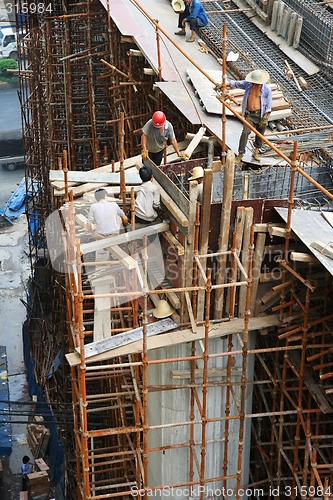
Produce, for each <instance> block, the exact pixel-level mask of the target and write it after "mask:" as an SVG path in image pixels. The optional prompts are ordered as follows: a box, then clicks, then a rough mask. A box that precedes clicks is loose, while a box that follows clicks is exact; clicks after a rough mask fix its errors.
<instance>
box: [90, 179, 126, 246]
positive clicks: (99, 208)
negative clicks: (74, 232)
mask: <svg viewBox="0 0 333 500" xmlns="http://www.w3.org/2000/svg"><path fill="white" fill-rule="evenodd" d="M107 196H108V194H107V192H106V190H105V189H97V190H96V191H95V199H96V203H93V204H92V205H91V207H90V210H89V215H88V221H87V228H86V229H87V230H88V231H91V229H92V226H91V224H92V223H94V224H95V225H96V231H94V232H93V236H95V237H96V238H98V239H102V238H105V237H106V236H110V235H113V234H119V219H118V217H120V218H121V220H122V222H123V224H124V226H126V225H127V224H128V218H127V217H126V215H125V214H124V212H123V211H122V209H121V208H120V207H119V206H118V204H117V203H116V202H115V201H108V199H107Z"/></svg>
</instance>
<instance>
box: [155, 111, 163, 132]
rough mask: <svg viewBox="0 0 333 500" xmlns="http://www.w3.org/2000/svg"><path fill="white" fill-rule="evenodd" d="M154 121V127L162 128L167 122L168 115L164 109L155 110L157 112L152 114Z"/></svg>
mask: <svg viewBox="0 0 333 500" xmlns="http://www.w3.org/2000/svg"><path fill="white" fill-rule="evenodd" d="M152 122H153V125H154V127H156V128H161V127H163V125H164V124H165V122H166V117H165V114H164V113H163V111H155V113H154V114H153V116H152Z"/></svg>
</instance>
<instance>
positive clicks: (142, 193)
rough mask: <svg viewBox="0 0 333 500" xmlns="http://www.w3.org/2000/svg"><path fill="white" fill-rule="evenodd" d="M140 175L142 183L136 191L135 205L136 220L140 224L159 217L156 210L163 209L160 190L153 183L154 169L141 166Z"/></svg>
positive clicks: (148, 222) (149, 222)
mask: <svg viewBox="0 0 333 500" xmlns="http://www.w3.org/2000/svg"><path fill="white" fill-rule="evenodd" d="M139 175H140V179H141V180H142V184H141V186H140V187H139V189H138V190H137V192H136V198H135V205H134V207H135V210H134V213H135V222H137V223H139V224H151V223H152V222H154V221H155V219H156V218H157V217H158V214H157V212H156V210H158V211H160V209H161V207H160V191H159V189H158V187H157V186H155V185H154V184H153V183H152V180H153V171H152V169H151V167H149V166H143V167H141V168H140V170H139ZM155 209H156V210H155Z"/></svg>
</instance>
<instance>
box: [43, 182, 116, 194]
mask: <svg viewBox="0 0 333 500" xmlns="http://www.w3.org/2000/svg"><path fill="white" fill-rule="evenodd" d="M106 186H107V183H106V182H97V183H96V184H95V183H91V182H88V183H86V184H80V185H79V186H75V187H73V188H70V189H69V190H68V192H71V191H73V194H74V196H81V195H82V194H84V193H86V192H87V191H91V190H92V189H93V190H94V191H96V189H100V188H103V187H106ZM64 195H65V190H64V189H63V190H62V191H54V192H53V196H64Z"/></svg>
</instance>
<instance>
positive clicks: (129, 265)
mask: <svg viewBox="0 0 333 500" xmlns="http://www.w3.org/2000/svg"><path fill="white" fill-rule="evenodd" d="M108 250H109V251H110V252H111V253H112V255H113V256H115V257H116V258H117V259H119V260H120V261H121V262H122V264H124V266H125V267H126V269H136V268H137V262H136V260H134V259H133V257H131V256H130V255H128V253H126V252H125V251H124V250H123V249H122V248H120V247H119V246H118V245H112V246H110V247H108ZM141 282H142V280H141Z"/></svg>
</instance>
